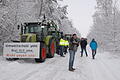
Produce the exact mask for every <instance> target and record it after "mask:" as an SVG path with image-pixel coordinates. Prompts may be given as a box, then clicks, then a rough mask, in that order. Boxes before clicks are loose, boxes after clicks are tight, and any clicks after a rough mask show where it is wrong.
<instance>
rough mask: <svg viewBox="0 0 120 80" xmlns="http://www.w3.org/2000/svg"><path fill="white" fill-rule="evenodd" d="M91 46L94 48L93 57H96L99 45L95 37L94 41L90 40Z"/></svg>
mask: <svg viewBox="0 0 120 80" xmlns="http://www.w3.org/2000/svg"><path fill="white" fill-rule="evenodd" d="M90 47H91V50H92V58H93V59H95V55H96V51H97V47H98V45H97V42H96V41H95V39H92V41H91V42H90Z"/></svg>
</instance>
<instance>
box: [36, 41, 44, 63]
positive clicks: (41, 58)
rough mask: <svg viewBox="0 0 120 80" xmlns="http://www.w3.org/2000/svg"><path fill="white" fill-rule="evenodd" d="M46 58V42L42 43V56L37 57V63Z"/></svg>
mask: <svg viewBox="0 0 120 80" xmlns="http://www.w3.org/2000/svg"><path fill="white" fill-rule="evenodd" d="M45 59H46V46H45V44H44V43H40V58H36V59H35V61H36V62H37V63H39V62H44V61H45Z"/></svg>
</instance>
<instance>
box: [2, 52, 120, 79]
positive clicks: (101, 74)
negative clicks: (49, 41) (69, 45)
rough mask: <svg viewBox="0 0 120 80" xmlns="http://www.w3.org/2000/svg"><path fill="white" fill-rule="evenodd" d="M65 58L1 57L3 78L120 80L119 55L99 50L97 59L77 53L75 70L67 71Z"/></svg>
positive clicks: (67, 57) (67, 56) (66, 59)
mask: <svg viewBox="0 0 120 80" xmlns="http://www.w3.org/2000/svg"><path fill="white" fill-rule="evenodd" d="M68 59H69V55H68V54H67V55H66V57H65V58H63V57H59V56H58V55H55V57H54V58H52V59H47V60H46V61H45V62H44V63H35V62H34V60H32V59H26V60H17V61H6V60H5V59H4V58H3V57H1V56H0V80H120V57H118V56H116V55H114V56H113V55H111V54H109V53H98V54H97V56H96V59H95V60H92V58H91V54H90V52H89V57H87V58H86V57H85V56H84V57H82V58H81V57H80V53H79V51H78V52H77V53H76V58H75V64H74V67H75V68H76V70H75V71H74V72H70V71H68Z"/></svg>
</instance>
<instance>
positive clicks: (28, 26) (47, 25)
mask: <svg viewBox="0 0 120 80" xmlns="http://www.w3.org/2000/svg"><path fill="white" fill-rule="evenodd" d="M19 27H20V26H18V28H19ZM59 38H60V34H59V31H58V30H57V26H56V24H55V23H54V22H53V21H51V22H46V21H42V22H28V23H24V25H22V26H21V34H20V42H31V43H32V42H40V53H39V55H40V56H39V58H35V61H36V62H43V61H45V59H46V58H47V57H49V58H53V57H54V54H55V53H56V52H57V48H56V46H58V43H59Z"/></svg>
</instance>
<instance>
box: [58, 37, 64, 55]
mask: <svg viewBox="0 0 120 80" xmlns="http://www.w3.org/2000/svg"><path fill="white" fill-rule="evenodd" d="M63 38H64V37H63V36H62V37H61V39H60V43H59V45H60V56H61V57H65V56H64V55H63V52H64V45H65V40H64V39H63Z"/></svg>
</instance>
